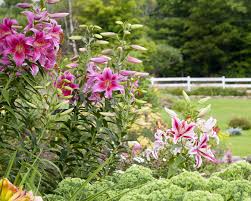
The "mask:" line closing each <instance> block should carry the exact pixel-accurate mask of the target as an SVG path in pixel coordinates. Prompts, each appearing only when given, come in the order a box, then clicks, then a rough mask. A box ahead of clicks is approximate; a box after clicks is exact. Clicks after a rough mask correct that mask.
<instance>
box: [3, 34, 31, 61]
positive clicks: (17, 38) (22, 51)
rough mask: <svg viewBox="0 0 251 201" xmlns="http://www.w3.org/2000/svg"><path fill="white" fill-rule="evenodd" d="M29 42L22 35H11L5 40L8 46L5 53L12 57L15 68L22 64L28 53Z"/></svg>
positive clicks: (28, 39)
mask: <svg viewBox="0 0 251 201" xmlns="http://www.w3.org/2000/svg"><path fill="white" fill-rule="evenodd" d="M29 41H30V38H26V37H25V35H24V34H13V35H11V36H8V37H7V38H6V42H7V44H8V48H7V49H6V53H7V54H11V55H13V60H14V61H15V63H16V65H17V66H21V65H22V64H23V63H24V60H25V58H26V55H28V54H29V53H30V46H29V45H28V43H29Z"/></svg>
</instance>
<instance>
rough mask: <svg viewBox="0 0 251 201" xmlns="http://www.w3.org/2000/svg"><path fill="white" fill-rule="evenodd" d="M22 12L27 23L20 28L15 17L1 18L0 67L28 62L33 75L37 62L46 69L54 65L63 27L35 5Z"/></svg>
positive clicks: (23, 64) (36, 69)
mask: <svg viewBox="0 0 251 201" xmlns="http://www.w3.org/2000/svg"><path fill="white" fill-rule="evenodd" d="M23 14H24V15H25V16H26V17H27V19H28V24H27V26H26V27H25V28H24V29H23V30H22V31H20V32H18V26H17V25H18V23H17V21H16V20H12V19H9V18H4V19H3V20H2V23H1V24H0V67H1V69H6V68H7V67H8V65H15V66H17V67H19V69H20V67H27V66H29V67H30V70H31V73H32V74H33V75H36V74H37V72H38V70H39V68H38V66H41V67H43V68H44V69H46V70H49V69H52V68H53V67H54V66H55V64H56V57H57V53H58V50H59V46H60V42H61V41H60V40H61V36H62V35H63V30H62V28H61V26H60V25H58V24H57V22H56V21H55V20H54V19H51V18H50V16H49V14H48V12H47V11H41V10H40V9H38V8H36V9H34V11H24V12H23Z"/></svg>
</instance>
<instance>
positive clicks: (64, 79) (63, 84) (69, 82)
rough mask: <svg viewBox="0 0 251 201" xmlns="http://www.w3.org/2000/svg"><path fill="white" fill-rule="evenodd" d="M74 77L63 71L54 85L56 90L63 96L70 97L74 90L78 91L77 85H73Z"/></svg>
mask: <svg viewBox="0 0 251 201" xmlns="http://www.w3.org/2000/svg"><path fill="white" fill-rule="evenodd" d="M74 81H75V76H74V75H72V74H71V73H70V72H68V71H65V72H64V74H63V75H61V76H59V77H58V79H57V81H56V83H55V84H54V85H55V87H56V88H58V89H61V90H62V93H63V95H64V96H70V95H71V94H72V91H73V90H74V89H78V88H79V85H78V84H74Z"/></svg>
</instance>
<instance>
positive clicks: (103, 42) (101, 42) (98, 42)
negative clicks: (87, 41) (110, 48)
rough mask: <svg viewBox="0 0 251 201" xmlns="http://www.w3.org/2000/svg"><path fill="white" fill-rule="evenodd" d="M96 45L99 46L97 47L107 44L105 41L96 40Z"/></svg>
mask: <svg viewBox="0 0 251 201" xmlns="http://www.w3.org/2000/svg"><path fill="white" fill-rule="evenodd" d="M96 44H99V45H107V44H109V42H108V41H106V40H98V41H97V42H96Z"/></svg>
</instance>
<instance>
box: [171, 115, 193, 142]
mask: <svg viewBox="0 0 251 201" xmlns="http://www.w3.org/2000/svg"><path fill="white" fill-rule="evenodd" d="M194 128H195V123H190V124H189V123H187V121H185V120H182V121H181V120H179V119H178V118H177V117H174V118H173V119H172V128H171V129H170V130H168V132H170V133H171V134H172V135H173V142H174V144H177V142H178V141H179V140H181V139H182V138H185V139H191V140H194V139H195V134H194Z"/></svg>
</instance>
